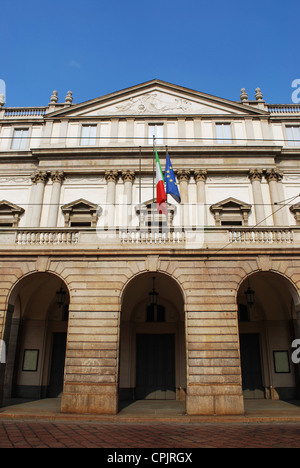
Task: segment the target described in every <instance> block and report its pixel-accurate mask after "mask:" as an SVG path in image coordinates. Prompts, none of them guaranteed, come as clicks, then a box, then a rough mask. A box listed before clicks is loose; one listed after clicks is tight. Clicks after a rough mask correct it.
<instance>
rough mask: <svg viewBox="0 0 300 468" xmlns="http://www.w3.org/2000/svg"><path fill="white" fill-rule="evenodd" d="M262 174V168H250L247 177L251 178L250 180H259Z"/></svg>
mask: <svg viewBox="0 0 300 468" xmlns="http://www.w3.org/2000/svg"><path fill="white" fill-rule="evenodd" d="M262 176H263V170H262V169H250V170H249V172H248V177H249V179H250V180H251V182H253V181H255V180H258V181H259V182H260V181H261V179H262Z"/></svg>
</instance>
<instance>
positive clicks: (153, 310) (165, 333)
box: [118, 272, 186, 405]
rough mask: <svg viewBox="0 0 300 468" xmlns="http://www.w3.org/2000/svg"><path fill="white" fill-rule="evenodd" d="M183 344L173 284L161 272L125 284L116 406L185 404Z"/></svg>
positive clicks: (176, 287) (181, 309)
mask: <svg viewBox="0 0 300 468" xmlns="http://www.w3.org/2000/svg"><path fill="white" fill-rule="evenodd" d="M153 298H155V305H154V302H153ZM185 345H186V344H185V317H184V301H183V294H182V291H181V289H180V287H179V285H178V283H177V282H176V281H175V280H174V279H173V278H172V277H171V276H170V275H167V274H164V273H161V272H159V273H158V272H156V273H155V274H153V273H152V274H151V273H141V274H139V275H137V276H136V277H134V278H133V279H132V280H131V281H129V283H128V285H127V286H126V289H125V291H124V293H123V297H122V312H121V330H120V361H119V362H120V367H119V389H118V390H119V402H124V401H125V402H128V404H130V402H132V401H134V400H157V401H158V400H162V401H166V400H175V401H184V400H185V395H186V351H185ZM122 405H123V403H122Z"/></svg>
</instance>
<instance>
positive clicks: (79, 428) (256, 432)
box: [0, 420, 300, 466]
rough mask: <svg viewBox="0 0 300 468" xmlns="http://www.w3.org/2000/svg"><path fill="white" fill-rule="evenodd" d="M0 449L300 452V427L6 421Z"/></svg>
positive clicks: (0, 428) (1, 430) (0, 427)
mask: <svg viewBox="0 0 300 468" xmlns="http://www.w3.org/2000/svg"><path fill="white" fill-rule="evenodd" d="M0 448H109V449H118V448H131V449H140V448H150V449H155V450H159V449H160V448H166V449H170V448H172V449H188V448H190V449H195V448H300V423H276V422H275V423H226V424H223V423H220V424H218V423H203V424H198V423H190V424H181V423H151V424H143V423H140V424H138V423H136V424H128V423H117V424H115V423H95V422H84V423H83V422H78V423H75V422H63V421H57V422H51V421H50V422H49V421H34V420H27V421H24V420H23V421H21V420H20V421H16V420H2V421H0ZM133 452H134V450H133ZM105 453H106V452H105ZM140 466H141V465H140Z"/></svg>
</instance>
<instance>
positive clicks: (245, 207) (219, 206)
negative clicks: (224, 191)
mask: <svg viewBox="0 0 300 468" xmlns="http://www.w3.org/2000/svg"><path fill="white" fill-rule="evenodd" d="M210 209H211V211H218V210H237V209H239V210H241V211H250V210H251V205H249V204H248V203H244V202H242V201H240V200H237V199H236V198H232V197H229V198H226V199H225V200H222V201H220V202H218V203H215V204H214V205H212V206H211V207H210Z"/></svg>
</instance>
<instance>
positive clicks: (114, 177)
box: [105, 170, 119, 228]
mask: <svg viewBox="0 0 300 468" xmlns="http://www.w3.org/2000/svg"><path fill="white" fill-rule="evenodd" d="M118 177H119V174H118V171H116V170H109V171H105V180H106V182H107V191H106V222H105V227H108V228H110V227H113V225H114V219H115V198H116V183H117V181H118Z"/></svg>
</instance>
